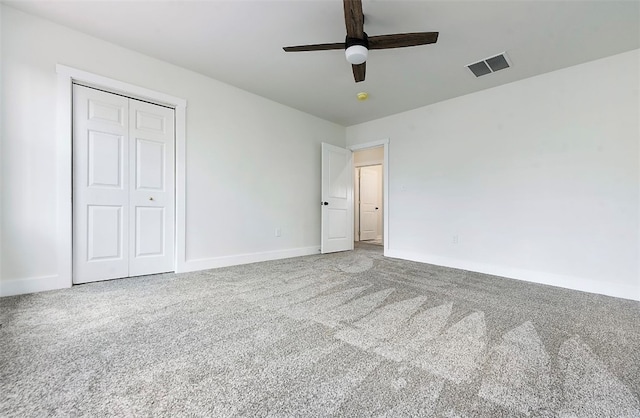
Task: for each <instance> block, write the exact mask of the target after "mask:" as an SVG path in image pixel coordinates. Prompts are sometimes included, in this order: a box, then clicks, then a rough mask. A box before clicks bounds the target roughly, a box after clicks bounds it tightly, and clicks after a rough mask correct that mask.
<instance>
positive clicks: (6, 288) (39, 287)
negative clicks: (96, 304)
mask: <svg viewBox="0 0 640 418" xmlns="http://www.w3.org/2000/svg"><path fill="white" fill-rule="evenodd" d="M68 287H71V283H70V282H69V283H67V282H66V281H64V282H63V281H62V280H61V278H60V276H59V275H55V276H42V277H29V278H25V279H12V280H2V281H0V296H14V295H23V294H25V293H35V292H45V291H47V290H56V289H65V288H68Z"/></svg>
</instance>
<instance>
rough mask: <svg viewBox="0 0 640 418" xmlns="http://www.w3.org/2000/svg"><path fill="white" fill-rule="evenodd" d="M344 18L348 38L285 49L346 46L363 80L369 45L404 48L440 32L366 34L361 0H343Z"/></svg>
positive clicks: (358, 77) (432, 38) (357, 77)
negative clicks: (343, 40)
mask: <svg viewBox="0 0 640 418" xmlns="http://www.w3.org/2000/svg"><path fill="white" fill-rule="evenodd" d="M344 22H345V25H346V27H347V38H346V40H345V42H335V43H330V44H314V45H299V46H285V47H284V48H283V49H284V50H285V51H286V52H301V51H327V50H331V49H344V50H345V55H346V57H347V61H348V62H349V63H350V64H351V67H352V69H353V78H354V79H355V80H356V83H358V82H360V81H364V76H365V72H366V65H367V64H366V61H367V56H368V52H369V50H370V49H390V48H405V47H408V46H418V45H427V44H433V43H436V41H437V40H438V32H414V33H395V34H392V35H379V36H367V34H366V33H365V32H364V14H363V13H362V0H344Z"/></svg>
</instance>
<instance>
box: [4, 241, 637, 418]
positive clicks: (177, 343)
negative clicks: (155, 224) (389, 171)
mask: <svg viewBox="0 0 640 418" xmlns="http://www.w3.org/2000/svg"><path fill="white" fill-rule="evenodd" d="M0 324H1V326H0V416H2V417H32V416H93V417H96V416H207V417H227V416H256V417H262V416H273V417H290V416H296V417H324V416H344V417H374V416H386V417H403V416H407V417H640V401H639V393H640V303H638V302H633V301H629V300H622V299H616V298H611V297H606V296H599V295H593V294H588V293H582V292H577V291H571V290H566V289H561V288H555V287H550V286H543V285H536V284H532V283H526V282H522V281H517V280H509V279H504V278H500V277H494V276H488V275H484V274H479V273H472V272H468V271H462V270H455V269H450V268H443V267H436V266H432V265H427V264H420V263H413V262H408V261H401V260H395V259H388V258H384V257H382V249H381V248H380V247H378V246H372V245H365V244H361V245H359V246H358V247H357V248H356V250H355V251H352V252H345V253H336V254H329V255H317V256H308V257H300V258H294V259H287V260H278V261H271V262H265V263H257V264H250V265H244V266H235V267H229V268H223V269H216V270H208V271H202V272H197V273H189V274H164V275H156V276H147V277H140V278H130V279H122V280H113V281H107V282H101V283H94V284H88V285H82V286H75V287H73V288H71V289H66V290H60V291H51V292H44V293H39V294H32V295H23V296H15V297H6V298H2V299H0Z"/></svg>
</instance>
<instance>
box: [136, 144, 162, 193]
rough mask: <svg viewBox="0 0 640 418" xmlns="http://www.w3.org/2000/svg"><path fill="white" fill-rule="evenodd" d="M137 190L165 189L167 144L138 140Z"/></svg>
mask: <svg viewBox="0 0 640 418" xmlns="http://www.w3.org/2000/svg"><path fill="white" fill-rule="evenodd" d="M136 160H137V164H136V188H137V189H145V190H163V189H164V167H165V144H164V142H161V141H153V140H148V139H140V138H136Z"/></svg>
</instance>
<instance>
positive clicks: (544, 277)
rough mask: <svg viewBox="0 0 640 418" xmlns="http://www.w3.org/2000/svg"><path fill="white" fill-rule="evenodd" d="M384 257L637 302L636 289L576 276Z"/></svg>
mask: <svg viewBox="0 0 640 418" xmlns="http://www.w3.org/2000/svg"><path fill="white" fill-rule="evenodd" d="M385 255H386V256H387V257H392V258H399V259H402V260H410V261H417V262H420V263H428V264H434V265H436V266H443V267H451V268H455V269H460V270H467V271H474V272H478V273H484V274H491V275H493V276H500V277H506V278H509V279H516V280H522V281H527V282H532V283H539V284H545V285H549V286H555V287H563V288H566V289H572V290H579V291H582V292H589V293H597V294H600V295H606V296H613V297H617V298H623V299H631V300H637V301H640V296H639V295H638V290H639V289H638V288H634V287H633V286H627V285H622V284H614V283H605V282H601V281H597V280H592V279H585V278H581V277H575V276H567V275H562V274H553V273H544V272H540V271H533V270H524V269H516V268H511V267H504V266H496V265H491V264H485V263H477V262H473V261H466V260H459V259H455V258H449V257H442V256H438V255H433V254H420V253H414V252H411V251H403V250H389V251H387V252H386V254H385ZM639 287H640V286H639Z"/></svg>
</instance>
